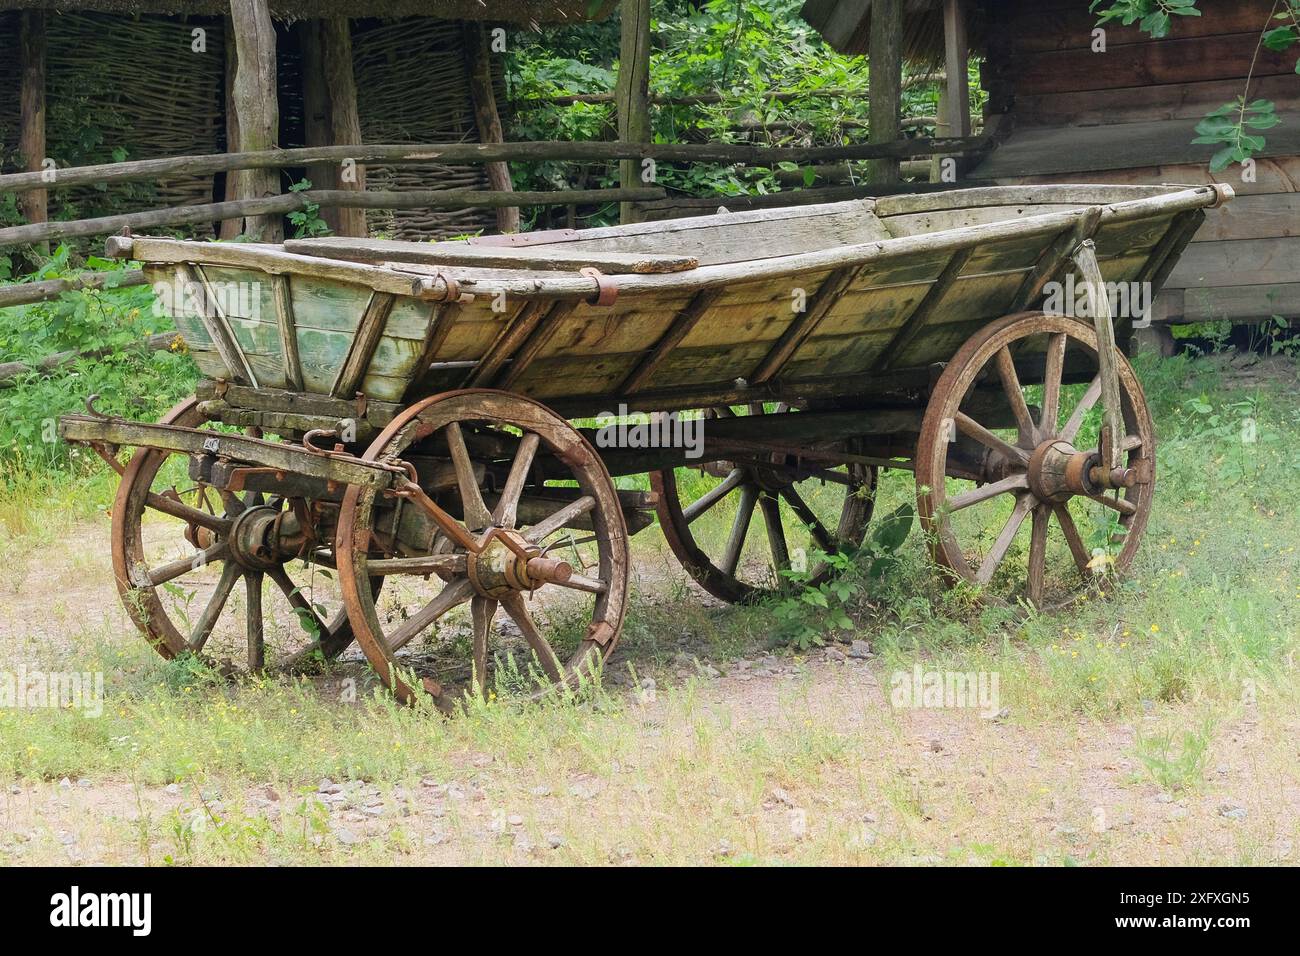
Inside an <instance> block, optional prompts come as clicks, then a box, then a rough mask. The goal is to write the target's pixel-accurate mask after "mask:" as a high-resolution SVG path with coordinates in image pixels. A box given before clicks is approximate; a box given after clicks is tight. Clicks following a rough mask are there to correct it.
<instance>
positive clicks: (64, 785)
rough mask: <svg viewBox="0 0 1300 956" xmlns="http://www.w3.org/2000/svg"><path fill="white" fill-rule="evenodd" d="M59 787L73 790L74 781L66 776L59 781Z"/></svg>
mask: <svg viewBox="0 0 1300 956" xmlns="http://www.w3.org/2000/svg"><path fill="white" fill-rule="evenodd" d="M59 789H60V790H71V789H72V781H71V780H69V779H68V778H67V777H64V778H63V779H62V780H60V781H59Z"/></svg>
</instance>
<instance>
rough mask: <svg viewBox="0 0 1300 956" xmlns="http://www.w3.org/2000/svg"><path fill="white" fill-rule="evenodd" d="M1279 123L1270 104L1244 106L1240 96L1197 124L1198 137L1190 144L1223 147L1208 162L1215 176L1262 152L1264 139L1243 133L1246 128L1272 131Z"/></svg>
mask: <svg viewBox="0 0 1300 956" xmlns="http://www.w3.org/2000/svg"><path fill="white" fill-rule="evenodd" d="M1281 122H1282V121H1281V120H1280V119H1278V117H1277V113H1276V112H1275V108H1274V106H1273V102H1272V101H1271V100H1254V101H1252V102H1250V103H1247V102H1246V98H1245V97H1244V96H1239V97H1237V98H1236V99H1235V100H1234V101H1233V102H1231V103H1224V104H1223V105H1222V106H1220V107H1219V108H1218V109H1216V110H1215V111H1214V112H1212V113H1209V114H1208V115H1207V116H1206V117H1205V119H1203V120H1201V121H1200V122H1199V123H1197V124H1196V132H1197V133H1199V134H1200V135H1199V136H1197V137H1196V139H1194V140H1192V142H1193V143H1209V144H1213V145H1219V146H1222V147H1223V148H1222V149H1220V150H1219V151H1218V152H1216V153H1215V154H1214V156H1213V157H1212V158H1211V159H1210V169H1212V170H1214V172H1216V173H1217V172H1219V171H1220V170H1223V169H1227V168H1228V166H1230V165H1232V164H1233V163H1244V162H1245V161H1246V160H1248V159H1250V157H1252V156H1254V155H1255V154H1256V153H1258V152H1259V151H1260V150H1262V149H1263V148H1264V137H1263V136H1257V135H1255V134H1253V133H1248V132H1246V130H1247V129H1248V128H1249V129H1252V130H1263V129H1272V128H1273V127H1274V126H1277V125H1278V124H1279V123H1281Z"/></svg>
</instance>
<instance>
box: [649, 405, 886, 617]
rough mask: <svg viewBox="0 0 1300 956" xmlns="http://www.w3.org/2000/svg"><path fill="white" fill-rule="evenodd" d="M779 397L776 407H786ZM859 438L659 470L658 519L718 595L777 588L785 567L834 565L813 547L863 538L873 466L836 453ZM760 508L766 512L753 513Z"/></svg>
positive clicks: (654, 477) (757, 409) (759, 594)
mask: <svg viewBox="0 0 1300 956" xmlns="http://www.w3.org/2000/svg"><path fill="white" fill-rule="evenodd" d="M789 411H790V409H789V407H788V406H786V405H784V404H782V405H780V406H778V407H777V409H776V411H775V412H774V413H773V414H785V413H787V412H789ZM762 414H764V408H763V405H762V404H761V403H752V404H750V405H748V406H740V407H737V408H732V407H730V406H723V407H719V408H713V409H709V410H708V411H707V412H706V416H708V417H712V418H731V417H736V416H738V415H762ZM852 447H853V443H852V442H847V443H845V442H841V443H839V444H837V445H835V446H830V447H826V448H822V449H818V452H819V454H818V455H817V456H815V457H802V458H801V457H797V456H795V455H792V454H787V453H785V452H771V451H766V450H763V449H761V448H760V449H759V450H756V451H753V452H750V453H747V454H746V455H745V456H744V457H743V458H740V457H737V459H735V460H729V461H714V462H709V463H706V464H704V465H701V466H699V468H698V470H697V469H694V468H691V469H688V468H678V469H676V470H675V471H674V470H672V469H665V470H663V471H656V472H652V473H651V475H650V486H651V488H652V489H653V490H654V491H655V493H656V495H657V501H656V504H655V508H656V511H657V512H658V515H659V525H660V527H661V528H662V529H663V533H664V537H665V539H666V540H667V542H668V546H669V548H671V549H672V552H673V554H674V555H676V557H677V559H678V560H679V561H680V562H681V564H682V567H684V568H685V569H686V571H687V573H688V574H690V576H691V577H692V578H694V579H695V580H696V581H697V582H698V583H699V584H700V586H701V587H703V588H704V590H706V591H708V592H709V593H710V594H712V595H713V596H714V597H716V598H718V599H720V600H723V601H728V602H731V603H733V604H740V603H747V602H753V601H756V600H760V599H762V598H763V597H766V596H768V595H770V594H772V593H775V592H776V591H778V590H779V589H780V588H781V587H782V585H783V584H785V583H786V582H785V580H784V579H783V576H782V574H781V572H782V571H785V570H787V569H790V568H791V567H792V566H793V567H795V568H796V569H799V570H803V571H805V572H807V573H808V575H809V578H810V580H811V581H812V583H819V582H820V581H822V580H824V579H825V578H826V577H827V576H828V575H829V574H830V568H829V567H828V565H827V564H826V562H825V561H822V560H819V559H818V558H817V557H816V555H817V554H818V553H821V554H826V555H830V554H836V553H838V552H839V551H840V550H841V549H842V548H844V547H845V546H857V545H859V544H861V543H862V538H863V535H864V534H865V533H866V529H867V525H868V524H869V523H870V521H871V511H872V508H873V506H874V503H875V490H876V469H875V468H874V467H872V466H869V465H865V464H862V463H858V462H852V461H849V462H848V463H845V461H844V460H836V459H835V458H834V451H835V449H837V448H838V449H839V450H840V451H842V452H845V453H846V454H849V453H851V450H852ZM755 511H757V512H758V513H759V515H761V520H755V518H756V516H755Z"/></svg>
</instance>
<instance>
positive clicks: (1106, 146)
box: [971, 0, 1300, 322]
mask: <svg viewBox="0 0 1300 956" xmlns="http://www.w3.org/2000/svg"><path fill="white" fill-rule="evenodd" d="M984 6H985V7H986V15H987V16H988V18H989V23H988V30H987V36H988V51H987V59H986V62H985V64H984V71H983V83H984V86H985V88H986V89H987V90H988V91H989V96H990V100H989V109H988V111H989V114H990V118H991V119H997V118H998V117H1000V124H999V125H1000V131H1001V132H1002V133H1003V134H1004V135H1005V136H1006V140H1005V142H1004V143H1003V144H1002V145H1001V146H1000V147H999V148H998V149H997V150H995V151H994V152H993V153H992V154H991V155H990V156H989V158H988V159H987V160H986V161H985V162H984V163H982V164H981V165H980V166H979V167H978V168H977V169H975V170H973V171H972V173H971V176H972V178H974V179H977V180H981V181H984V182H993V183H1000V184H1013V183H1059V182H1103V183H1195V184H1200V183H1205V182H1210V181H1212V180H1218V181H1222V182H1227V183H1228V184H1230V185H1231V186H1232V187H1233V189H1235V190H1236V192H1237V197H1238V198H1237V199H1236V200H1235V201H1234V202H1232V203H1229V204H1228V205H1227V206H1225V207H1223V208H1222V209H1217V210H1211V211H1210V212H1209V215H1208V219H1207V220H1206V223H1205V225H1204V226H1203V227H1202V228H1201V230H1200V231H1199V232H1198V234H1197V236H1196V239H1195V241H1194V242H1193V243H1192V244H1191V245H1190V246H1189V247H1188V249H1187V251H1186V252H1184V254H1183V256H1182V258H1181V260H1180V261H1179V264H1178V266H1177V268H1176V269H1175V271H1174V272H1173V274H1172V275H1171V277H1170V279H1169V282H1168V283H1167V284H1166V286H1165V289H1166V291H1165V292H1164V293H1163V294H1162V295H1161V296H1160V299H1159V300H1158V301H1157V304H1156V318H1157V319H1166V320H1169V321H1184V322H1200V321H1207V320H1218V319H1225V318H1230V319H1236V320H1242V321H1250V320H1259V319H1263V318H1267V317H1268V316H1270V315H1274V314H1280V315H1284V316H1286V317H1288V318H1291V319H1292V320H1295V319H1297V317H1300V268H1298V267H1300V76H1297V75H1296V71H1295V61H1296V51H1295V50H1292V51H1289V52H1288V53H1284V54H1279V53H1272V52H1270V51H1268V50H1267V49H1261V50H1260V52H1259V58H1258V61H1257V62H1256V65H1255V71H1254V80H1253V82H1252V83H1251V86H1250V91H1249V94H1248V96H1249V98H1250V99H1258V98H1265V99H1271V100H1273V101H1274V102H1275V103H1276V104H1277V113H1278V115H1279V116H1280V117H1281V118H1282V120H1283V123H1282V125H1279V126H1276V127H1274V128H1273V129H1271V130H1267V131H1265V132H1264V133H1263V135H1264V136H1265V138H1266V140H1267V143H1268V145H1267V148H1266V149H1265V150H1264V152H1263V154H1262V155H1261V157H1260V158H1259V159H1258V162H1257V166H1256V170H1255V173H1256V175H1255V179H1254V181H1253V182H1251V181H1246V180H1243V177H1242V170H1241V168H1240V167H1237V166H1233V167H1229V168H1228V169H1226V170H1224V171H1223V172H1222V173H1220V174H1217V175H1212V174H1211V173H1210V172H1209V166H1208V163H1209V158H1210V156H1211V155H1212V153H1213V152H1214V150H1215V147H1212V146H1205V145H1192V143H1191V140H1192V139H1193V138H1195V136H1196V133H1195V132H1194V130H1193V127H1194V126H1195V124H1196V123H1197V122H1198V121H1199V120H1200V118H1201V117H1202V116H1204V114H1205V113H1206V112H1208V111H1209V110H1212V109H1214V108H1216V107H1218V106H1220V105H1222V104H1224V103H1227V102H1229V101H1231V100H1233V99H1235V98H1236V97H1237V96H1238V95H1240V94H1241V93H1242V92H1243V91H1244V90H1245V87H1246V75H1247V72H1248V71H1249V69H1250V63H1251V58H1252V56H1254V54H1255V50H1256V46H1257V43H1258V40H1259V35H1260V31H1261V30H1262V28H1263V27H1264V26H1265V24H1266V23H1268V21H1269V13H1270V11H1271V9H1272V7H1273V0H1234V2H1232V3H1222V2H1205V3H1202V4H1200V7H1201V8H1202V14H1203V15H1202V16H1200V17H1174V18H1173V25H1172V27H1171V30H1170V35H1169V36H1168V37H1166V38H1165V39H1162V40H1152V39H1151V38H1150V37H1148V36H1146V34H1143V33H1140V32H1139V31H1138V30H1137V29H1136V28H1135V27H1123V26H1120V25H1119V24H1117V23H1110V24H1107V25H1106V28H1105V29H1106V52H1104V53H1099V52H1094V51H1093V49H1092V44H1093V40H1094V38H1093V29H1094V26H1095V16H1094V15H1093V14H1090V13H1089V12H1088V2H1087V0H1003V2H999V3H990V4H985V5H984Z"/></svg>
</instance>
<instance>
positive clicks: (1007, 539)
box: [975, 492, 1037, 585]
mask: <svg viewBox="0 0 1300 956" xmlns="http://www.w3.org/2000/svg"><path fill="white" fill-rule="evenodd" d="M1036 503H1037V499H1036V498H1035V497H1034V496H1033V495H1031V494H1029V493H1028V492H1025V494H1023V495H1021V496H1020V497H1019V498H1018V499H1016V507H1015V509H1014V510H1013V511H1012V512H1011V517H1010V518H1008V519H1007V523H1006V524H1005V525H1004V526H1003V528H1002V533H1001V534H999V535H998V539H997V541H995V542H994V543H993V547H992V548H991V549H990V550H989V553H988V554H987V555H985V557H984V561H983V562H982V563H981V564H980V569H979V571H978V572H977V573H976V575H975V581H976V583H978V584H981V585H984V584H988V583H989V582H990V581H992V580H993V573H994V572H995V571H997V569H998V565H1000V564H1001V563H1002V559H1003V558H1005V557H1006V556H1007V551H1008V550H1009V549H1010V548H1011V542H1012V541H1014V540H1015V539H1016V532H1018V531H1019V530H1020V526H1021V525H1022V524H1024V521H1025V516H1026V515H1027V514H1029V509H1030V508H1032V507H1033V506H1034V505H1035V504H1036Z"/></svg>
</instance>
